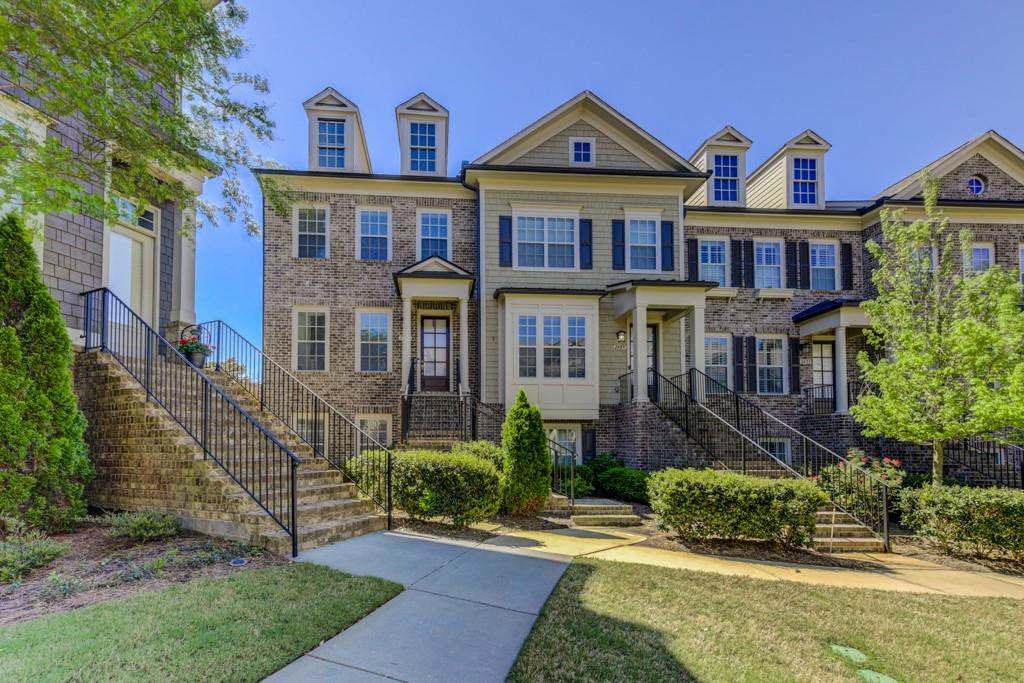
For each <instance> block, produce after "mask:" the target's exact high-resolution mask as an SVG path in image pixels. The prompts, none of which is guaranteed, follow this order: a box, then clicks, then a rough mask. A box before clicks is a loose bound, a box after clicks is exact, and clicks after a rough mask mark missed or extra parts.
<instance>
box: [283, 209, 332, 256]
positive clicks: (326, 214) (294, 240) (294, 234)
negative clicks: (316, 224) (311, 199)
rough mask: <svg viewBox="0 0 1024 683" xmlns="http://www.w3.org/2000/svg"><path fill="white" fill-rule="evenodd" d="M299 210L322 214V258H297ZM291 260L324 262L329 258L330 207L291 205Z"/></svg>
mask: <svg viewBox="0 0 1024 683" xmlns="http://www.w3.org/2000/svg"><path fill="white" fill-rule="evenodd" d="M301 209H322V210H323V212H324V256H323V258H317V257H312V256H299V211H300V210H301ZM292 258H302V259H304V260H309V261H326V260H327V259H329V258H331V207H330V205H329V204H310V203H296V204H294V205H292Z"/></svg>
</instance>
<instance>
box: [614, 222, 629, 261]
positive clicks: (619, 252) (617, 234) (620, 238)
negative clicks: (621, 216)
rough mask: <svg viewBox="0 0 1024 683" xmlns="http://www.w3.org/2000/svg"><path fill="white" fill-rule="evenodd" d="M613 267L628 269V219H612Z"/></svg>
mask: <svg viewBox="0 0 1024 683" xmlns="http://www.w3.org/2000/svg"><path fill="white" fill-rule="evenodd" d="M612 269H613V270H625V269H626V221H612Z"/></svg>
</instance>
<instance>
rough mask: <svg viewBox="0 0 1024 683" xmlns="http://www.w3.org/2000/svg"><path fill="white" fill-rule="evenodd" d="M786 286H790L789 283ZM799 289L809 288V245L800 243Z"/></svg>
mask: <svg viewBox="0 0 1024 683" xmlns="http://www.w3.org/2000/svg"><path fill="white" fill-rule="evenodd" d="M787 286H789V287H792V285H790V284H789V283H787ZM799 287H800V289H810V288H811V245H810V244H808V243H807V242H801V243H800V285H799Z"/></svg>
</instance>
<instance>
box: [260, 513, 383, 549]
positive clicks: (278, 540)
mask: <svg viewBox="0 0 1024 683" xmlns="http://www.w3.org/2000/svg"><path fill="white" fill-rule="evenodd" d="M387 525H388V520H387V516H386V515H381V514H376V513H369V514H365V515H354V516H352V517H344V518H342V519H336V520H329V521H324V522H316V523H313V524H304V525H300V526H299V550H312V549H313V548H318V547H320V546H322V545H327V544H329V543H336V542H337V541H343V540H345V539H347V538H354V537H355V536H362V535H363V534H369V533H372V532H374V531H381V530H383V529H385V528H387ZM264 538H265V539H266V541H267V544H268V546H269V547H270V548H271V550H274V551H276V552H279V553H281V554H288V553H290V552H291V539H290V538H289V536H288V534H286V533H285V531H284V530H283V529H278V530H277V531H273V532H270V533H267V534H264Z"/></svg>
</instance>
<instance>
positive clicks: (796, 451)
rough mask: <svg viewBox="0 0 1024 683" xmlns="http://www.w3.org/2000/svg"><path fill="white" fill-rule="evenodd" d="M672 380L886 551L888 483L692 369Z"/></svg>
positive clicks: (887, 535) (887, 540)
mask: <svg viewBox="0 0 1024 683" xmlns="http://www.w3.org/2000/svg"><path fill="white" fill-rule="evenodd" d="M674 381H675V382H677V383H678V384H679V385H680V387H681V388H682V390H683V391H684V392H685V393H687V394H689V395H690V396H691V397H692V398H693V400H694V401H696V402H698V403H700V404H701V405H702V406H704V407H706V408H707V409H708V410H710V411H711V412H713V413H715V414H716V415H717V416H719V417H720V418H721V419H722V420H723V421H724V422H726V423H728V424H729V425H731V426H733V427H734V428H735V429H736V430H737V431H739V432H740V433H742V434H743V435H744V436H746V437H747V438H748V439H750V440H751V441H752V442H754V443H756V444H758V446H760V447H761V448H762V449H763V450H765V451H769V452H771V454H772V456H773V457H775V458H776V459H777V460H780V461H784V462H785V463H786V464H787V466H788V467H789V468H790V469H791V470H792V471H793V472H794V473H797V474H799V476H802V477H807V478H813V479H815V480H818V481H819V483H820V485H821V487H822V489H823V490H825V492H826V493H828V494H829V497H830V498H831V500H832V502H833V503H834V504H835V505H836V506H837V507H839V508H840V509H842V510H845V511H846V512H849V513H850V514H851V515H853V516H854V517H855V518H857V520H858V521H859V522H861V523H862V524H864V525H865V526H867V527H869V528H871V529H872V530H874V531H875V532H876V533H879V534H881V535H882V540H883V542H884V543H885V546H886V548H888V546H889V527H888V524H889V494H890V491H889V485H888V484H886V483H885V482H884V481H882V480H881V479H879V478H878V477H876V476H875V475H873V474H871V473H870V472H868V471H867V470H865V469H864V468H863V467H860V466H859V464H855V463H851V462H850V461H849V460H847V459H846V458H844V457H843V456H841V455H839V454H838V453H836V452H834V451H832V450H830V449H828V448H827V447H825V446H823V445H821V444H820V443H818V442H817V441H815V440H814V439H811V438H810V437H808V436H807V435H806V434H804V433H802V432H800V431H798V430H796V429H794V428H793V427H791V426H789V425H788V424H786V423H785V422H783V421H782V420H780V419H779V418H777V417H775V416H774V415H772V414H771V413H769V412H768V411H766V410H764V409H762V408H761V407H760V406H758V405H757V404H755V403H753V402H752V401H750V400H749V399H747V398H745V397H743V396H741V395H740V394H738V393H736V392H735V391H732V390H731V389H729V388H728V387H727V386H725V385H723V384H722V383H721V382H718V381H716V380H715V379H713V378H711V377H709V376H708V375H706V374H704V373H703V372H701V371H700V370H698V369H697V368H691V369H690V370H689V372H687V373H686V374H685V375H679V376H678V377H675V378H674Z"/></svg>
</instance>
